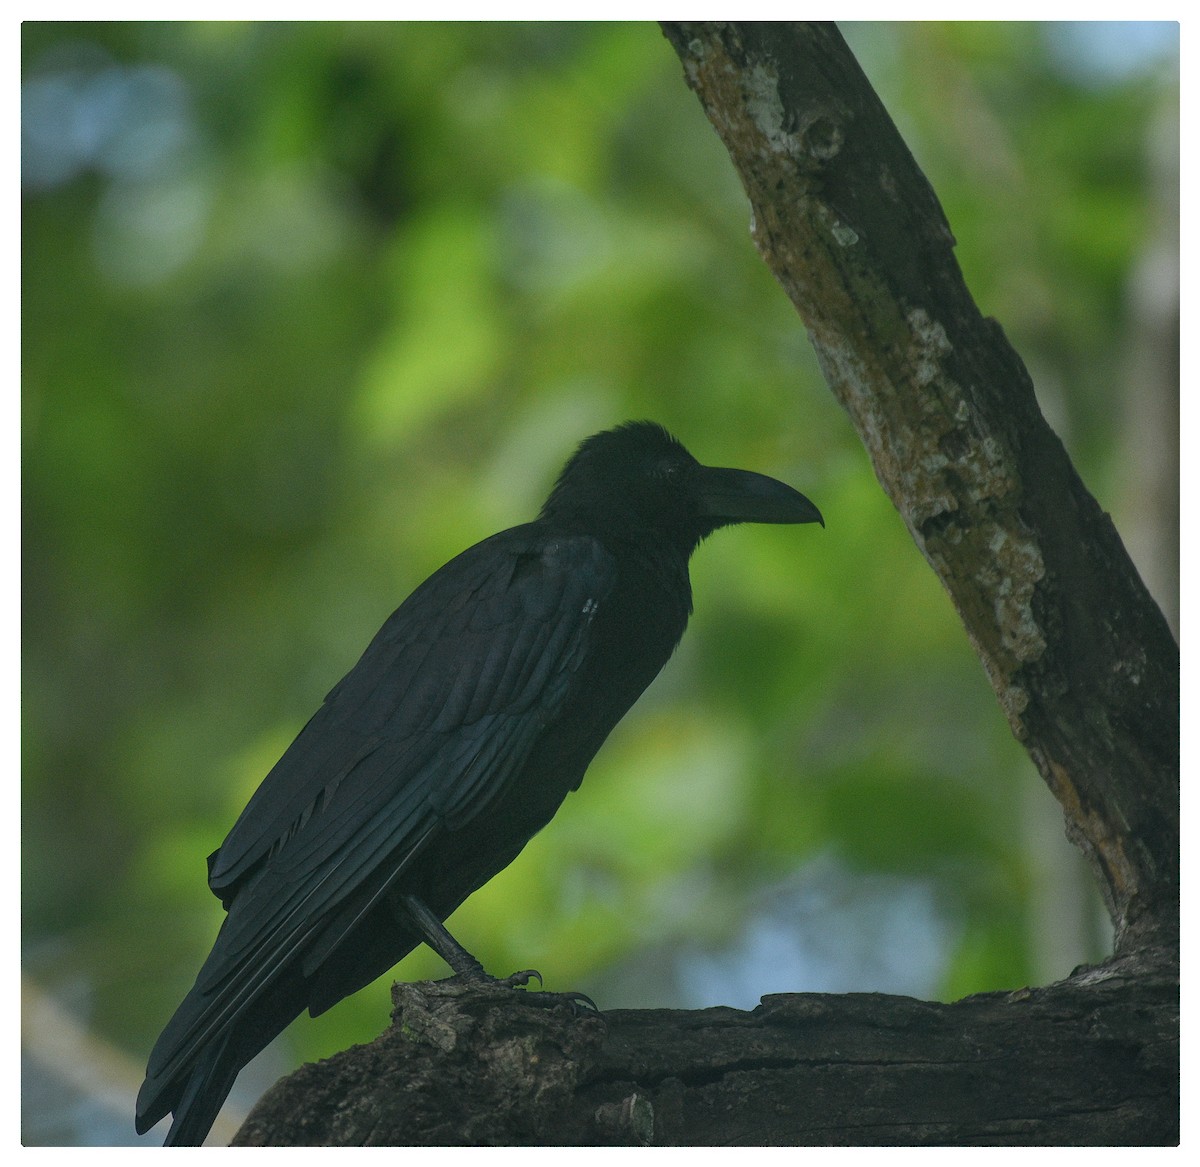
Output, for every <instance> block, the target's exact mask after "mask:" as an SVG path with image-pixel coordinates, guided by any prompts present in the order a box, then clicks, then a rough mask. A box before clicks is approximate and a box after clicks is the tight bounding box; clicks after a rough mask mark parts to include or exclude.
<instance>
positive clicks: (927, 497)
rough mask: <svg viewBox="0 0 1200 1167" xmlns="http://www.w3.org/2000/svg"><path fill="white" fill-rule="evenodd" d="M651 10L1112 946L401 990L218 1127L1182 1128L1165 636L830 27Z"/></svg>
mask: <svg viewBox="0 0 1200 1167" xmlns="http://www.w3.org/2000/svg"><path fill="white" fill-rule="evenodd" d="M663 28H664V31H665V33H666V35H667V37H668V39H669V40H670V42H671V44H672V45H673V46H674V48H675V50H676V52H677V53H678V55H679V57H680V59H681V60H682V62H683V66H684V72H685V75H686V77H687V80H688V83H689V85H691V87H692V88H693V89H694V90H695V91H696V93H697V95H698V96H699V98H700V100H701V103H702V104H703V106H704V109H705V112H706V113H707V114H708V117H709V119H710V120H711V121H712V123H713V125H714V126H715V127H716V129H717V131H718V133H719V134H720V135H721V138H722V140H723V141H724V143H725V145H726V147H727V149H728V151H729V154H730V157H731V158H732V160H733V162H734V165H735V167H736V168H737V170H738V173H739V174H740V176H741V179H742V182H743V185H744V186H745V189H746V192H747V194H748V196H749V199H750V203H751V207H752V209H753V236H754V240H755V243H756V244H757V246H758V248H759V250H760V252H761V253H762V255H763V258H764V259H765V261H766V262H767V264H768V265H769V266H770V267H771V269H772V271H773V272H774V273H775V275H776V277H777V278H778V279H779V281H780V283H781V284H782V285H783V287H784V289H785V291H786V292H787V294H788V295H789V296H790V297H791V299H792V301H793V303H794V304H795V305H796V308H797V310H798V311H799V313H800V315H801V317H802V318H803V320H804V322H805V324H806V326H807V328H808V331H809V335H810V337H811V339H812V343H813V345H814V347H815V349H816V351H817V354H818V357H819V359H820V361H821V365H822V368H823V370H824V372H825V376H826V378H827V380H828V381H829V384H830V387H831V388H832V389H833V391H834V393H835V394H836V395H837V397H838V399H839V400H840V401H841V402H842V404H843V405H844V407H845V408H846V410H847V411H848V413H849V414H850V417H851V418H852V419H853V422H854V424H855V425H856V427H857V428H858V431H859V433H860V434H861V436H862V439H863V442H864V444H865V445H866V447H867V449H868V451H869V453H870V456H871V459H872V461H873V463H874V466H875V471H876V474H877V476H878V478H879V480H880V482H881V484H882V485H883V487H884V489H885V490H886V491H887V493H888V495H889V496H890V497H891V499H892V500H893V502H894V503H895V505H896V507H897V508H898V509H899V511H900V513H901V514H902V515H903V516H904V519H905V522H906V523H907V524H908V527H909V530H910V531H911V533H912V535H913V538H914V540H915V541H916V543H917V545H918V547H919V548H920V549H921V551H922V552H923V554H924V555H925V557H926V558H927V560H928V561H929V563H930V565H931V566H932V567H933V569H934V571H935V572H937V574H938V576H939V578H940V579H941V580H942V582H943V584H944V585H945V587H946V590H947V592H948V593H949V595H950V598H951V600H952V601H953V603H954V605H955V607H956V609H957V610H958V612H959V614H960V616H961V618H962V621H963V624H964V626H965V628H966V630H967V634H968V636H969V637H970V639H971V642H972V644H973V645H974V647H975V649H976V651H977V653H978V654H979V657H980V659H981V660H982V662H983V664H984V668H985V669H986V670H987V674H988V676H989V678H990V680H991V682H992V685H993V688H994V689H995V691H996V694H997V697H998V698H999V701H1000V705H1001V707H1002V709H1003V710H1004V713H1005V715H1006V716H1007V718H1008V720H1009V723H1010V725H1011V726H1012V729H1013V732H1014V733H1015V734H1016V736H1017V738H1018V739H1019V740H1020V741H1021V742H1022V743H1023V744H1024V745H1025V747H1026V749H1027V750H1028V751H1029V753H1030V755H1031V756H1032V757H1033V759H1034V761H1035V762H1036V764H1037V766H1038V768H1039V770H1040V771H1041V773H1042V775H1043V777H1044V778H1045V780H1046V781H1047V783H1048V784H1049V786H1050V788H1051V790H1052V791H1053V792H1054V794H1055V795H1056V797H1057V798H1058V800H1059V802H1060V803H1061V804H1062V806H1063V809H1064V813H1065V816H1066V821H1067V829H1068V833H1069V835H1070V836H1071V837H1072V838H1073V839H1074V840H1075V841H1076V843H1077V844H1078V845H1079V846H1080V847H1081V848H1082V849H1083V851H1084V852H1085V853H1086V854H1087V856H1088V857H1089V859H1090V860H1091V862H1092V865H1093V868H1094V870H1095V872H1096V875H1097V879H1098V882H1099V884H1100V886H1101V888H1102V890H1103V892H1104V895H1105V899H1106V902H1107V904H1108V907H1109V910H1110V913H1111V915H1112V918H1113V923H1114V930H1115V937H1116V953H1115V955H1114V957H1113V959H1112V960H1110V961H1109V962H1108V963H1107V964H1106V965H1104V966H1101V967H1100V968H1098V969H1089V970H1082V971H1077V973H1076V974H1074V975H1073V976H1072V977H1071V978H1069V979H1068V980H1067V981H1064V982H1061V983H1059V984H1057V985H1052V986H1049V987H1047V988H1044V989H1027V990H1022V991H1020V992H1018V993H1000V994H985V995H982V996H976V997H970V998H967V999H966V1000H964V1001H960V1002H957V1003H955V1004H952V1005H943V1004H932V1003H922V1002H917V1001H912V1000H909V999H907V998H898V997H885V996H882V995H878V994H855V995H851V996H844V997H838V996H826V995H815V994H795V995H783V996H775V997H768V998H765V999H764V1001H763V1004H762V1005H761V1006H760V1007H759V1008H758V1009H755V1010H754V1011H753V1012H750V1013H743V1012H739V1011H737V1010H733V1009H707V1010H701V1011H699V1012H694V1013H688V1012H675V1011H664V1010H647V1011H618V1012H614V1013H612V1014H609V1015H606V1016H605V1018H603V1019H598V1018H590V1017H584V1018H578V1017H575V1016H572V1015H571V1013H570V1011H569V1010H561V1011H560V1010H556V1009H545V1008H541V1009H539V1008H534V1007H533V1004H532V1001H531V1000H530V999H529V997H532V996H535V995H532V994H531V995H524V994H519V993H515V992H512V991H485V992H479V991H477V990H470V991H468V990H464V989H463V988H462V987H461V986H458V985H456V984H453V983H451V982H438V983H435V984H420V985H398V986H396V990H395V1001H396V1006H397V1008H396V1011H395V1014H394V1021H393V1025H392V1028H391V1029H390V1030H389V1031H388V1032H387V1033H385V1034H384V1035H383V1036H382V1037H381V1038H379V1040H378V1041H376V1042H375V1043H373V1044H372V1045H371V1046H367V1047H359V1048H356V1049H354V1050H349V1051H347V1052H346V1053H344V1054H341V1055H338V1057H337V1058H334V1059H331V1060H330V1061H329V1062H325V1063H321V1064H320V1065H318V1066H308V1067H304V1068H303V1069H302V1070H300V1071H298V1073H297V1074H296V1075H293V1076H292V1077H291V1078H289V1079H285V1080H284V1082H282V1083H280V1084H279V1085H278V1086H277V1087H276V1088H275V1089H274V1090H273V1091H271V1092H270V1093H269V1094H268V1095H267V1096H266V1097H265V1098H264V1100H263V1102H262V1103H260V1105H259V1107H258V1108H256V1110H255V1111H254V1112H253V1113H252V1115H251V1117H250V1118H249V1120H248V1121H247V1123H246V1125H245V1127H244V1128H243V1130H242V1132H241V1133H240V1135H239V1137H238V1140H237V1141H238V1142H239V1143H243V1144H255V1145H265V1144H289V1143H290V1144H301V1143H316V1144H333V1143H339V1144H364V1143H405V1144H467V1143H472V1144H527V1143H551V1144H559V1145H569V1144H595V1143H601V1144H603V1143H629V1144H637V1143H655V1144H664V1143H673V1144H689V1145H707V1144H740V1145H753V1144H774V1145H780V1144H955V1145H967V1144H999V1143H1007V1144H1093V1145H1098V1144H1113V1143H1120V1144H1126V1145H1129V1144H1170V1143H1173V1142H1175V1141H1177V1139H1178V971H1177V970H1178V909H1179V815H1178V798H1179V748H1178V699H1179V688H1178V667H1179V654H1178V648H1177V646H1176V644H1175V641H1174V639H1173V638H1172V636H1171V633H1170V631H1169V629H1168V627H1167V624H1166V622H1165V620H1164V619H1163V617H1162V614H1161V613H1160V611H1159V610H1158V608H1157V607H1156V606H1155V604H1154V603H1153V601H1152V600H1151V599H1150V597H1149V595H1148V594H1147V592H1146V589H1145V588H1144V587H1143V585H1142V582H1141V580H1140V579H1139V577H1138V575H1137V572H1136V571H1135V570H1134V568H1133V566H1132V564H1131V563H1130V560H1129V557H1128V555H1127V554H1126V552H1125V549H1124V547H1123V546H1122V544H1121V541H1120V539H1119V538H1118V536H1117V534H1116V531H1115V530H1114V528H1113V525H1112V523H1111V522H1110V520H1109V519H1108V516H1107V515H1105V514H1104V513H1103V512H1102V510H1101V509H1100V507H1099V506H1098V505H1097V503H1096V501H1095V500H1094V499H1093V498H1092V497H1091V495H1090V494H1089V493H1088V492H1087V490H1086V489H1085V487H1084V486H1083V484H1082V482H1081V481H1080V480H1079V477H1078V475H1077V474H1076V473H1075V470H1074V468H1073V467H1072V465H1071V462H1070V459H1069V458H1068V457H1067V454H1066V452H1065V450H1064V449H1063V447H1062V444H1061V443H1060V442H1059V440H1058V439H1057V437H1056V436H1055V435H1054V434H1053V432H1052V431H1051V430H1050V428H1049V427H1048V426H1047V424H1046V422H1045V421H1044V419H1043V418H1042V415H1041V412H1040V410H1039V409H1038V405H1037V401H1036V398H1035V395H1034V391H1033V386H1032V384H1031V382H1030V379H1029V376H1028V374H1027V372H1026V370H1025V368H1024V366H1023V365H1022V363H1021V361H1020V358H1019V357H1018V356H1017V355H1016V353H1014V352H1013V350H1012V348H1011V347H1010V346H1009V344H1008V342H1007V340H1006V339H1005V337H1004V334H1003V332H1002V330H1001V328H1000V326H999V325H998V324H997V323H996V322H995V321H992V320H988V319H985V318H984V317H983V316H982V315H981V314H980V313H979V311H978V309H977V308H976V306H975V304H974V302H973V301H972V299H971V296H970V294H969V293H968V291H967V289H966V286H965V284H964V282H963V279H962V275H961V272H960V270H959V267H958V264H957V262H956V260H955V258H954V254H953V247H954V239H953V236H952V235H951V233H950V229H949V227H948V225H947V223H946V220H945V217H944V215H943V213H942V210H941V207H940V205H939V204H938V201H937V198H936V197H935V195H934V193H933V191H932V190H931V189H930V187H929V184H928V182H927V181H926V180H925V178H924V176H923V175H922V174H921V172H920V170H919V169H918V168H917V166H916V164H915V163H914V161H913V159H912V157H911V155H910V154H909V152H908V150H907V148H906V147H905V145H904V143H903V141H902V140H901V139H900V136H899V134H898V132H897V131H896V128H895V126H894V125H893V124H892V122H891V120H890V118H889V117H888V115H887V113H886V111H885V110H884V108H883V106H882V105H881V103H880V102H879V99H878V98H877V97H876V95H875V93H874V91H873V90H872V89H871V86H870V84H869V83H868V82H867V80H866V78H865V77H864V75H863V73H862V71H861V70H860V69H859V67H858V64H857V62H856V61H855V60H854V58H853V56H852V55H851V53H850V52H849V50H848V49H847V47H846V45H845V43H844V41H843V40H842V38H841V36H840V34H839V33H838V31H837V29H836V28H835V27H834V26H833V25H829V24H740V23H728V24H724V23H704V24H681V23H668V24H664V26H663ZM497 992H499V995H497ZM506 994H507V995H506Z"/></svg>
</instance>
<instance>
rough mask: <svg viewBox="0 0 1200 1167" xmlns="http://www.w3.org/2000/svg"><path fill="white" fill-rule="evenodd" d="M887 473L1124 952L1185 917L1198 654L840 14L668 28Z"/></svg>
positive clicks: (779, 272)
mask: <svg viewBox="0 0 1200 1167" xmlns="http://www.w3.org/2000/svg"><path fill="white" fill-rule="evenodd" d="M663 27H664V30H665V32H666V35H667V37H668V39H669V40H670V41H671V44H672V45H673V46H674V47H675V50H676V52H677V53H678V54H679V56H680V59H681V60H682V61H683V65H684V72H685V74H686V76H687V79H688V83H689V84H690V85H691V87H692V88H693V89H694V90H695V91H696V93H697V95H698V96H699V97H700V100H701V102H702V104H703V106H704V110H705V112H706V113H707V114H708V117H709V120H710V121H711V122H712V123H713V125H714V126H715V127H716V129H717V132H718V133H719V134H720V135H721V139H722V141H723V142H724V143H725V146H726V148H727V149H728V150H729V154H730V157H731V158H732V159H733V163H734V166H735V167H736V168H737V171H738V174H739V175H740V176H741V179H742V183H743V185H744V186H745V189H746V192H747V194H748V195H749V198H750V203H751V206H752V208H753V213H754V227H753V235H754V240H755V243H756V244H757V246H758V249H759V251H760V252H761V253H762V256H763V258H764V259H765V260H766V262H767V264H768V265H769V266H770V268H771V270H772V271H773V272H774V273H775V276H776V277H777V278H778V280H779V282H780V283H781V284H782V285H783V287H784V289H785V290H786V291H787V293H788V295H789V296H790V297H791V299H792V302H793V303H794V304H795V305H796V309H797V311H798V312H799V313H800V315H801V317H802V318H803V320H804V323H805V324H806V326H807V328H808V332H809V336H810V338H811V340H812V343H813V346H814V348H815V349H816V351H817V356H818V358H819V359H820V362H821V367H822V369H823V370H824V373H825V376H826V379H827V380H828V381H829V384H830V387H831V388H832V389H833V391H834V393H835V394H836V395H837V397H838V400H839V401H841V403H842V404H843V406H845V408H846V410H847V412H848V413H849V414H850V417H851V418H852V420H853V422H854V424H855V426H856V428H857V429H858V432H859V434H860V435H861V437H862V440H863V442H864V444H865V445H866V447H867V450H868V452H869V453H870V456H871V460H872V462H873V463H874V466H875V472H876V474H877V476H878V478H879V481H880V482H881V483H882V485H883V487H884V489H885V490H886V491H887V493H888V495H889V497H890V498H891V499H892V501H893V502H894V503H895V505H896V507H897V509H898V510H899V511H900V513H901V514H902V515H903V517H904V520H905V522H906V523H907V524H908V528H909V530H910V531H911V532H912V536H913V538H914V540H915V541H916V543H917V546H918V547H920V549H921V551H922V552H923V553H924V555H925V557H926V559H928V561H929V563H930V565H931V566H932V567H933V569H934V570H935V571H936V572H937V574H938V577H939V578H940V579H941V581H942V583H943V584H944V585H945V587H946V590H947V591H948V592H949V593H950V597H951V599H952V600H953V602H954V605H955V607H956V608H957V609H958V612H959V615H960V616H961V618H962V621H963V624H964V625H965V627H966V630H967V634H968V635H969V636H970V638H971V642H972V644H973V645H974V646H975V650H976V652H977V653H978V654H979V657H980V659H981V660H982V661H983V665H984V668H985V669H986V670H987V674H988V677H989V678H990V680H991V682H992V687H993V688H994V689H995V691H996V694H997V696H998V697H999V699H1000V704H1001V706H1002V708H1003V709H1004V712H1005V714H1006V715H1007V717H1008V720H1009V723H1010V724H1011V726H1012V729H1013V732H1014V733H1015V734H1016V736H1017V738H1018V740H1019V741H1021V742H1022V744H1024V746H1025V748H1026V749H1027V750H1028V751H1029V753H1030V755H1031V756H1032V758H1033V760H1034V762H1035V763H1036V764H1037V766H1038V769H1039V770H1040V771H1041V773H1042V776H1043V777H1044V778H1045V779H1046V781H1047V783H1048V784H1049V785H1050V788H1051V790H1052V791H1053V792H1054V794H1055V796H1056V797H1057V798H1058V800H1059V802H1060V803H1061V804H1062V806H1063V809H1064V811H1065V813H1066V818H1067V824H1068V833H1069V834H1070V835H1071V837H1072V838H1073V839H1074V840H1075V842H1076V843H1078V845H1079V846H1080V847H1081V848H1082V849H1083V850H1084V852H1085V853H1086V854H1087V855H1088V857H1089V858H1090V859H1091V860H1092V862H1093V865H1094V866H1095V868H1096V870H1097V873H1098V876H1099V881H1100V884H1101V889H1102V891H1103V892H1104V893H1105V898H1106V901H1107V903H1108V906H1109V910H1110V912H1111V914H1112V917H1113V922H1114V925H1115V928H1116V943H1117V951H1118V952H1121V951H1127V950H1128V949H1129V948H1130V947H1131V946H1146V945H1165V946H1167V947H1168V948H1169V947H1172V946H1173V945H1174V943H1175V942H1176V937H1177V929H1178V897H1179V892H1178V886H1179V884H1178V880H1179V814H1178V806H1179V737H1178V731H1179V651H1178V648H1177V646H1176V644H1175V641H1174V639H1173V638H1172V636H1171V633H1170V630H1169V628H1168V626H1167V623H1166V621H1165V620H1164V618H1163V616H1162V614H1161V612H1160V611H1159V610H1158V608H1157V606H1156V605H1155V604H1154V601H1153V600H1152V599H1151V598H1150V596H1149V594H1148V593H1147V591H1146V589H1145V587H1144V586H1143V585H1142V581H1141V579H1140V578H1139V577H1138V574H1137V572H1136V571H1135V569H1134V567H1133V565H1132V563H1131V562H1130V560H1129V557H1128V555H1127V554H1126V553H1125V548H1124V547H1123V545H1122V544H1121V541H1120V539H1119V538H1118V536H1117V533H1116V531H1115V529H1114V528H1113V526H1112V523H1111V521H1110V520H1109V518H1108V516H1107V515H1105V514H1104V513H1103V512H1102V511H1101V509H1100V507H1099V506H1098V505H1097V504H1096V501H1095V499H1093V498H1092V496H1091V495H1090V494H1089V493H1088V492H1087V490H1086V488H1085V487H1084V486H1083V483H1082V482H1081V481H1080V480H1079V477H1078V475H1077V474H1076V473H1075V470H1074V468H1073V467H1072V465H1071V462H1070V459H1069V458H1068V457H1067V454H1066V452H1065V450H1064V449H1063V447H1062V443H1061V442H1060V441H1059V440H1058V438H1057V437H1056V436H1055V435H1054V433H1053V432H1052V431H1051V429H1050V427H1049V426H1048V425H1047V424H1046V422H1045V420H1044V419H1043V417H1042V415H1041V412H1040V410H1039V409H1038V405H1037V400H1036V398H1035V396H1034V392H1033V386H1032V384H1031V382H1030V379H1029V375H1028V373H1027V372H1026V370H1025V367H1024V365H1023V364H1022V363H1021V360H1020V358H1019V357H1018V356H1017V354H1016V353H1015V352H1014V351H1013V350H1012V348H1011V346H1010V345H1009V344H1008V342H1007V340H1006V339H1005V337H1004V334H1003V331H1002V330H1001V328H1000V326H999V325H998V324H997V323H996V322H995V321H993V320H988V319H985V318H984V317H983V316H981V315H980V313H979V310H978V308H977V307H976V306H975V303H974V301H973V300H972V299H971V295H970V293H969V292H968V291H967V288H966V285H965V284H964V282H963V278H962V273H961V271H960V270H959V267H958V263H957V262H956V260H955V258H954V252H953V247H954V238H953V236H952V235H951V233H950V228H949V226H948V225H947V223H946V219H945V216H944V215H943V213H942V209H941V206H940V205H939V203H938V201H937V198H936V196H935V195H934V193H933V191H932V190H931V189H930V186H929V184H928V182H927V181H926V180H925V177H924V175H922V173H921V172H920V170H919V169H918V168H917V166H916V164H915V162H914V161H913V159H912V156H911V154H910V153H909V151H908V149H907V147H906V146H905V145H904V142H903V141H902V140H901V138H900V135H899V133H898V132H897V130H896V128H895V126H894V125H893V123H892V121H891V119H890V118H889V117H888V115H887V111H886V110H885V109H884V108H883V106H882V104H881V103H880V101H879V99H878V97H877V96H876V95H875V92H874V90H872V88H871V86H870V84H869V83H868V81H867V79H866V78H865V77H864V76H863V73H862V70H861V69H860V68H859V66H858V63H857V62H856V61H855V59H854V57H853V55H852V54H851V53H850V51H849V49H848V48H847V47H846V44H845V42H844V41H843V40H842V37H841V34H840V33H839V32H838V31H837V29H836V28H835V27H834V26H833V25H831V24H737V23H731V24H716V23H705V24H665V25H664V26H663Z"/></svg>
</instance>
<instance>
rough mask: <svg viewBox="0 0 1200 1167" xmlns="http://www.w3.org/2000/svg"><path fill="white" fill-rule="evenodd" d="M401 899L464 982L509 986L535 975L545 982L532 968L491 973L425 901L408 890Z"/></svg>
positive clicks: (511, 986) (539, 980)
mask: <svg viewBox="0 0 1200 1167" xmlns="http://www.w3.org/2000/svg"><path fill="white" fill-rule="evenodd" d="M400 902H401V903H402V904H403V905H404V910H405V911H406V912H407V913H408V914H409V916H410V917H412V921H413V923H414V924H416V926H417V929H418V931H419V932H420V933H421V936H422V937H423V939H424V940H425V943H426V944H428V945H429V947H430V948H432V949H433V951H434V952H436V953H437V954H438V956H440V957H441V958H442V959H443V960H444V961H445V962H446V963H447V964H448V965H449V966H450V967H451V968H452V969H453V970H454V975H455V976H457V977H461V978H462V979H463V980H464V981H485V982H488V983H490V984H494V985H507V986H508V987H509V988H516V987H518V986H522V985H527V984H529V982H530V981H531V980H533V979H534V977H536V978H537V982H538V984H539V985H540V984H541V983H542V974H541V973H540V972H538V971H537V970H536V969H532V968H530V969H525V970H524V971H523V972H517V973H513V974H512V976H510V977H504V978H500V977H494V976H492V975H491V974H490V973H489V972H487V971H486V970H485V969H484V967H483V965H482V964H480V963H479V961H477V960H476V959H475V957H473V956H472V955H471V954H470V953H469V952H468V951H467V950H466V949H465V948H464V947H463V946H462V945H461V944H459V942H458V941H457V940H455V939H454V937H453V936H451V935H450V933H449V931H448V930H447V928H446V926H445V924H443V923H442V922H441V920H439V919H438V918H437V916H435V915H434V914H433V912H431V911H430V910H429V908H428V907H427V906H426V904H425V902H424V900H420V899H418V898H417V897H416V896H415V895H411V894H409V893H405V894H403V895H401V896H400Z"/></svg>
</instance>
